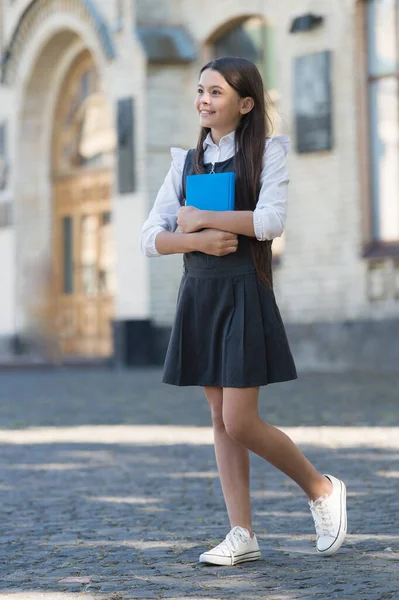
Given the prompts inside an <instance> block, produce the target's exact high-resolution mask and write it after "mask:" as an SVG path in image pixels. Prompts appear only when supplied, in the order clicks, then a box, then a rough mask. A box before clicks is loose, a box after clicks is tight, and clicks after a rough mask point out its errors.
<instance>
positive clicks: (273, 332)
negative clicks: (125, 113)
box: [162, 150, 297, 388]
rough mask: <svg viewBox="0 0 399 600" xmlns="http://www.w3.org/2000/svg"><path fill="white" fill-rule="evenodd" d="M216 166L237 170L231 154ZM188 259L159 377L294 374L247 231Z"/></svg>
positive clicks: (174, 380)
mask: <svg viewBox="0 0 399 600" xmlns="http://www.w3.org/2000/svg"><path fill="white" fill-rule="evenodd" d="M194 154H195V150H190V151H189V152H188V153H187V157H186V161H185V165H184V170H183V190H184V197H185V181H186V177H187V175H191V174H194ZM205 169H206V170H207V171H208V172H209V171H210V169H211V165H210V164H206V165H205ZM214 171H215V173H221V172H227V171H234V158H231V159H228V160H225V161H223V162H219V163H215V165H214ZM183 262H184V268H183V277H182V280H181V284H180V288H179V294H178V299H177V309H176V315H175V319H174V324H173V328H172V333H171V337H170V341H169V346H168V350H167V353H166V358H165V364H164V373H163V378H162V381H163V382H164V383H169V384H172V385H178V386H191V385H198V386H204V387H205V386H212V387H213V386H215V387H232V388H248V387H258V386H263V385H268V384H269V383H276V382H279V381H289V380H292V379H296V377H297V373H296V369H295V364H294V360H293V358H292V354H291V351H290V347H289V344H288V341H287V336H286V333H285V329H284V325H283V322H282V319H281V316H280V312H279V309H278V307H277V304H276V300H275V297H274V293H273V289H272V287H271V286H270V285H266V284H265V283H263V281H262V280H261V279H260V278H259V277H258V275H257V273H256V269H255V266H254V263H253V259H252V254H251V248H250V243H249V238H247V237H246V236H239V243H238V249H237V251H236V252H235V253H233V254H228V255H226V256H211V255H208V254H204V253H202V252H189V253H187V254H185V255H184V259H183Z"/></svg>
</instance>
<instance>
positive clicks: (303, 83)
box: [294, 51, 333, 152]
mask: <svg viewBox="0 0 399 600" xmlns="http://www.w3.org/2000/svg"><path fill="white" fill-rule="evenodd" d="M330 73H331V52H329V51H326V52H319V53H317V54H308V55H306V56H298V57H297V58H295V61H294V112H295V127H296V149H297V152H320V151H322V150H331V148H332V145H333V140H332V106H331V82H330Z"/></svg>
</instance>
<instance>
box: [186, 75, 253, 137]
mask: <svg viewBox="0 0 399 600" xmlns="http://www.w3.org/2000/svg"><path fill="white" fill-rule="evenodd" d="M252 107H253V100H252V98H240V96H239V95H238V94H237V92H236V91H235V90H234V89H233V88H232V87H231V86H230V85H229V84H228V83H227V81H226V80H225V78H224V77H223V75H221V73H219V72H218V71H213V70H212V69H206V70H205V71H204V72H203V73H202V74H201V77H200V80H199V84H198V91H197V97H196V99H195V108H196V109H197V111H198V114H199V117H200V125H201V127H209V128H210V129H211V130H212V133H213V132H215V133H216V132H217V133H218V134H219V136H218V137H219V139H220V137H222V136H223V135H226V134H227V133H230V132H231V131H234V129H236V128H237V125H238V123H239V122H240V119H241V116H242V115H243V114H246V113H247V112H249V111H250V110H251V109H252ZM214 141H215V140H214Z"/></svg>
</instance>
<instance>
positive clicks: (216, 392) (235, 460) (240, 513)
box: [204, 387, 252, 535]
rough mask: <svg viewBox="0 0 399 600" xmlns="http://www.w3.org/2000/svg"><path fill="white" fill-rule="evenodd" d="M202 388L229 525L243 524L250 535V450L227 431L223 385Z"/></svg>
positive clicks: (241, 525)
mask: <svg viewBox="0 0 399 600" xmlns="http://www.w3.org/2000/svg"><path fill="white" fill-rule="evenodd" d="M204 391H205V395H206V398H207V400H208V402H209V405H210V407H211V413H212V423H213V433H214V440H215V454H216V463H217V466H218V471H219V476H220V482H221V484H222V490H223V496H224V500H225V503H226V508H227V513H228V515H229V520H230V525H231V528H233V527H236V526H237V525H239V526H240V527H245V528H246V529H248V531H249V532H250V534H251V535H252V519H251V504H250V497H249V453H248V450H247V449H246V448H245V446H242V445H241V444H240V443H239V442H238V441H236V440H234V439H233V438H232V437H230V436H229V435H228V434H227V432H226V429H225V426H224V423H223V416H222V415H223V390H222V388H216V387H207V388H204Z"/></svg>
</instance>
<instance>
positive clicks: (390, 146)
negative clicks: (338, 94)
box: [365, 0, 399, 244]
mask: <svg viewBox="0 0 399 600" xmlns="http://www.w3.org/2000/svg"><path fill="white" fill-rule="evenodd" d="M365 11H366V39H367V93H368V111H369V115H368V116H369V119H368V121H369V153H370V167H371V172H370V178H371V179H370V184H371V185H370V188H371V224H372V225H371V237H372V240H371V241H372V242H373V243H377V244H392V243H399V168H398V167H399V86H398V83H399V61H398V57H399V54H398V44H399V35H398V29H399V28H398V25H399V18H398V15H399V0H368V1H367V2H366V4H365Z"/></svg>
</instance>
